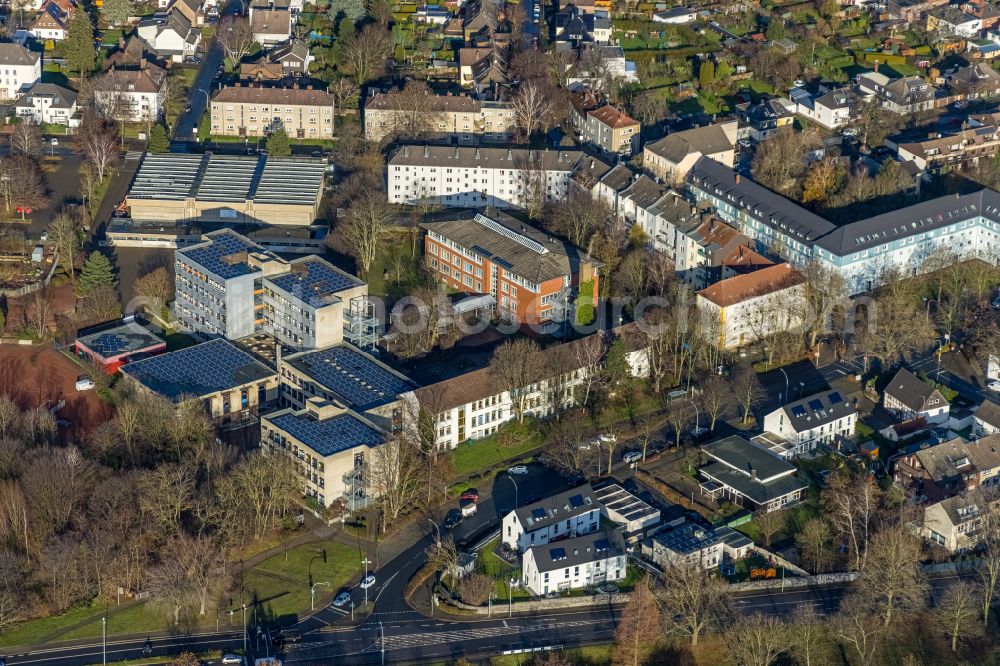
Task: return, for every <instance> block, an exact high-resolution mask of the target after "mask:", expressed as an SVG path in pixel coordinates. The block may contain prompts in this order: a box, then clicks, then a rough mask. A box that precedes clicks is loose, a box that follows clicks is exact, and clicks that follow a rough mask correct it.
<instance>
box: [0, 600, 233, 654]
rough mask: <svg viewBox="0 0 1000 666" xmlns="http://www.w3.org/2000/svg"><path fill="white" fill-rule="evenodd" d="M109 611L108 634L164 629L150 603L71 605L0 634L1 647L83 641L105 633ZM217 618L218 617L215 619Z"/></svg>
mask: <svg viewBox="0 0 1000 666" xmlns="http://www.w3.org/2000/svg"><path fill="white" fill-rule="evenodd" d="M105 611H106V612H107V613H108V635H109V636H114V635H124V634H136V633H144V632H155V631H162V630H164V629H166V628H167V622H166V619H165V618H164V617H163V616H162V615H161V614H158V613H154V612H152V611H151V609H150V608H148V607H147V606H146V604H143V603H140V604H134V605H131V606H128V607H126V608H119V607H117V606H114V605H111V606H108V607H105V605H104V604H103V603H99V604H92V605H89V606H78V607H74V608H71V609H70V610H68V611H66V612H65V613H63V614H62V615H56V616H53V617H46V618H42V619H39V620H33V621H31V622H25V623H24V624H19V625H17V626H15V627H11V628H10V629H7V630H5V631H3V632H2V633H0V647H12V646H16V645H33V644H35V643H45V642H49V641H61V640H80V639H86V638H99V637H100V636H101V618H102V617H104V613H105ZM213 619H214V618H213Z"/></svg>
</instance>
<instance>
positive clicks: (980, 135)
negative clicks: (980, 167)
mask: <svg viewBox="0 0 1000 666" xmlns="http://www.w3.org/2000/svg"><path fill="white" fill-rule="evenodd" d="M886 145H887V146H888V147H890V148H893V149H895V151H896V154H897V155H898V156H899V159H900V161H901V162H910V161H912V162H913V164H914V166H916V168H917V169H918V170H919V171H920V172H921V173H924V174H940V173H942V172H945V171H950V170H952V169H961V168H964V167H966V166H972V165H975V164H976V163H977V162H979V159H980V158H982V157H986V158H992V157H993V156H994V155H996V153H997V149H998V148H1000V133H998V132H997V127H996V125H985V126H982V127H974V128H970V129H963V130H960V131H958V132H955V133H954V134H941V133H940V132H936V133H933V134H931V136H930V137H928V138H927V139H923V140H919V141H906V142H898V140H897V141H893V140H892V139H887V140H886Z"/></svg>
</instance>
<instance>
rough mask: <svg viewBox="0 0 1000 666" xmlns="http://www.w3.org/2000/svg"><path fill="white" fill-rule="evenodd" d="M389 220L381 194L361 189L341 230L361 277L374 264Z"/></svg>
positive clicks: (379, 189)
mask: <svg viewBox="0 0 1000 666" xmlns="http://www.w3.org/2000/svg"><path fill="white" fill-rule="evenodd" d="M390 219H391V217H390V214H389V209H388V208H387V207H386V205H385V193H384V192H383V191H382V190H381V188H379V187H375V186H368V187H365V189H363V190H362V191H361V193H360V194H359V195H358V197H357V198H356V199H355V200H354V201H353V202H352V203H351V206H350V208H348V210H347V221H346V222H345V224H344V225H343V226H342V229H341V230H342V232H343V235H344V238H345V240H346V241H347V244H348V247H349V248H350V250H351V254H353V255H354V258H355V259H356V260H357V262H358V265H359V268H360V269H361V274H362V275H367V274H368V271H369V270H371V267H372V265H373V264H374V263H375V258H376V256H377V255H378V250H379V247H380V244H381V241H382V235H383V233H384V232H385V228H386V226H387V225H388V224H389V221H390Z"/></svg>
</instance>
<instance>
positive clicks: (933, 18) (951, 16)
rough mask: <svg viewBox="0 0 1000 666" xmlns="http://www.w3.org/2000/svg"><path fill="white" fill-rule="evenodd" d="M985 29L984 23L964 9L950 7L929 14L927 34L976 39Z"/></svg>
mask: <svg viewBox="0 0 1000 666" xmlns="http://www.w3.org/2000/svg"><path fill="white" fill-rule="evenodd" d="M982 29H983V21H982V19H980V18H979V17H978V16H975V15H974V14H969V13H967V12H966V11H964V10H963V9H962V8H960V7H958V6H955V5H949V6H947V7H941V8H939V9H935V10H933V11H930V12H928V14H927V32H930V33H937V34H939V35H946V36H950V37H966V38H968V37H975V36H977V35H979V33H980V32H981V31H982Z"/></svg>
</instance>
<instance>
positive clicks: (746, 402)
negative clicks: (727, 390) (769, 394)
mask: <svg viewBox="0 0 1000 666" xmlns="http://www.w3.org/2000/svg"><path fill="white" fill-rule="evenodd" d="M732 387H733V391H734V392H735V394H736V402H737V404H739V406H740V409H741V410H742V411H743V423H749V422H750V414H751V412H752V411H753V408H754V407H756V406H757V405H758V404H760V401H761V400H763V399H764V395H765V392H764V386H763V384H761V383H760V379H758V378H757V373H756V372H754V370H753V368H752V367H750V366H749V365H742V366H740V368H739V370H737V371H736V374H735V375H734V376H733V383H732Z"/></svg>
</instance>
